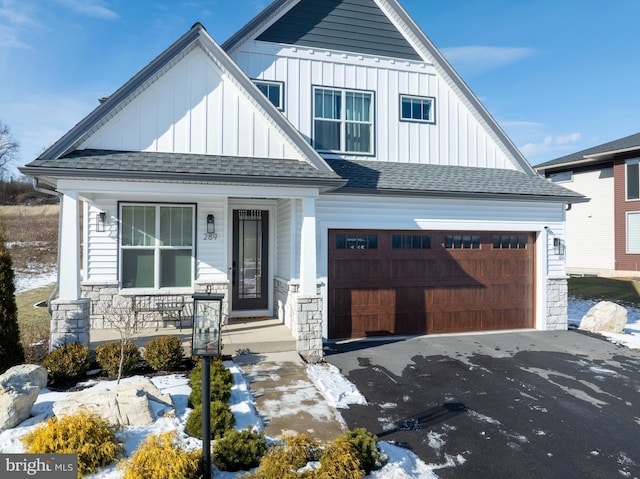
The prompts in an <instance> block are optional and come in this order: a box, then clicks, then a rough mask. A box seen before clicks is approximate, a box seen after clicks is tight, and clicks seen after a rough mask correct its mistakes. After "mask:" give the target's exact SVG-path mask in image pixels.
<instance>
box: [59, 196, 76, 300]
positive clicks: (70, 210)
mask: <svg viewBox="0 0 640 479" xmlns="http://www.w3.org/2000/svg"><path fill="white" fill-rule="evenodd" d="M78 213H79V209H78V192H77V191H65V192H64V195H63V196H62V200H61V209H60V215H61V217H60V221H61V228H60V238H59V239H58V241H60V244H61V248H60V258H59V259H58V267H59V268H60V284H59V288H60V289H59V291H58V297H59V299H61V300H77V299H80V230H79V228H80V225H79V220H78Z"/></svg>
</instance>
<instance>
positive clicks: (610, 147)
mask: <svg viewBox="0 0 640 479" xmlns="http://www.w3.org/2000/svg"><path fill="white" fill-rule="evenodd" d="M628 148H640V133H635V134H633V135H629V136H625V137H624V138H619V139H617V140H613V141H610V142H608V143H603V144H602V145H598V146H594V147H592V148H587V149H586V150H582V151H577V152H575V153H571V154H570V155H566V156H562V157H560V158H556V159H555V160H550V161H546V162H544V163H540V164H539V165H536V167H535V169H536V170H540V169H544V168H546V167H549V166H561V165H564V164H567V163H573V162H575V161H580V160H582V159H584V157H585V156H588V155H595V154H598V153H606V152H608V151H617V150H625V149H628Z"/></svg>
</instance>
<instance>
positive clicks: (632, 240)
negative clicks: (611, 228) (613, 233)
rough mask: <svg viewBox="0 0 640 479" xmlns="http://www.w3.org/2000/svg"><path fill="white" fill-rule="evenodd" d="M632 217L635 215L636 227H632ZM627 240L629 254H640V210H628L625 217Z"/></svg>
mask: <svg viewBox="0 0 640 479" xmlns="http://www.w3.org/2000/svg"><path fill="white" fill-rule="evenodd" d="M631 217H634V221H635V222H636V223H637V224H634V225H633V226H635V228H633V229H632V228H631V226H632V225H631V224H630V223H631V221H630V220H631ZM625 240H626V245H627V249H626V250H627V254H640V211H627V213H626V218H625Z"/></svg>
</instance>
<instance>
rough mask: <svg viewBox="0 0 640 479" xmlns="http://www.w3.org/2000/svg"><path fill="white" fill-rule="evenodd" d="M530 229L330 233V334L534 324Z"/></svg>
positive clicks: (355, 335)
mask: <svg viewBox="0 0 640 479" xmlns="http://www.w3.org/2000/svg"><path fill="white" fill-rule="evenodd" d="M534 238H535V236H534V235H533V234H531V233H510V232H496V233H487V232H481V233H472V232H464V233H460V232H446V231H379V230H378V231H376V230H371V231H365V230H330V231H329V284H328V286H329V337H330V338H332V339H337V338H359V337H368V336H381V335H413V334H429V333H447V332H462V331H488V330H498V329H516V328H530V327H533V316H534V279H535V278H534V276H535V275H534V271H535V269H534V264H535V262H534V247H533V246H534V245H533V242H534Z"/></svg>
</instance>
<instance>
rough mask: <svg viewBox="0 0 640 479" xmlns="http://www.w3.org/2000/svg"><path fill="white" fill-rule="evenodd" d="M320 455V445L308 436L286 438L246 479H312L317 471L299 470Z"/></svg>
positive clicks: (273, 448)
mask: <svg viewBox="0 0 640 479" xmlns="http://www.w3.org/2000/svg"><path fill="white" fill-rule="evenodd" d="M319 454H320V443H319V442H318V441H315V440H313V439H311V438H310V437H309V436H307V435H306V434H298V435H295V436H285V437H283V438H282V441H281V442H278V443H275V444H272V445H271V447H269V449H268V450H267V452H266V453H265V455H264V457H263V458H262V461H261V462H260V467H258V468H257V469H256V470H255V471H254V472H252V473H249V474H246V475H245V476H244V477H245V479H301V478H304V479H312V478H313V477H314V474H315V471H306V472H303V473H298V470H299V469H301V468H303V467H304V466H306V465H307V463H308V462H311V461H317V460H318V459H319ZM336 477H338V476H336ZM346 477H349V476H346ZM349 479H351V478H349Z"/></svg>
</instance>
